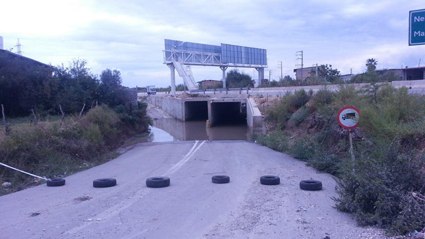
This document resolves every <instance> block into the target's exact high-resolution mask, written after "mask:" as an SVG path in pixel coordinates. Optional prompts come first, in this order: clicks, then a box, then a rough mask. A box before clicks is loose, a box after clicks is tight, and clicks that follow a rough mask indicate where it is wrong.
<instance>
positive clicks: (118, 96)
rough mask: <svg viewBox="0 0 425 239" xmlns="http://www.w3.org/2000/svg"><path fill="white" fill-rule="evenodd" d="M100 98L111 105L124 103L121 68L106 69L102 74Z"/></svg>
mask: <svg viewBox="0 0 425 239" xmlns="http://www.w3.org/2000/svg"><path fill="white" fill-rule="evenodd" d="M100 82H101V83H100V86H99V100H100V101H101V102H102V103H105V104H107V105H109V106H111V107H113V106H117V105H120V104H124V102H125V100H124V97H125V96H124V94H125V92H124V90H123V87H122V86H121V82H122V78H121V72H120V71H119V70H113V71H112V70H110V69H106V70H104V71H103V72H102V74H101V75H100Z"/></svg>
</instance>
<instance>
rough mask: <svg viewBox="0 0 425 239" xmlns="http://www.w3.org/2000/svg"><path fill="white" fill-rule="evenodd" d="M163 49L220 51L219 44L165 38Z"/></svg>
mask: <svg viewBox="0 0 425 239" xmlns="http://www.w3.org/2000/svg"><path fill="white" fill-rule="evenodd" d="M165 50H176V51H197V52H208V53H218V54H219V53H221V47H220V46H214V45H207V44H200V43H193V42H185V41H176V40H169V39H165Z"/></svg>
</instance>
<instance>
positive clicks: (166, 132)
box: [151, 118, 249, 142]
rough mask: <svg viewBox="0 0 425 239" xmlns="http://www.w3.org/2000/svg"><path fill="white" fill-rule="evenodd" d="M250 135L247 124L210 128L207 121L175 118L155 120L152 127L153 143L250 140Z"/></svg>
mask: <svg viewBox="0 0 425 239" xmlns="http://www.w3.org/2000/svg"><path fill="white" fill-rule="evenodd" d="M248 133H249V129H248V126H247V125H246V123H245V124H243V123H242V124H241V123H238V124H227V125H216V126H214V127H208V125H207V122H206V121H205V120H201V121H186V122H183V121H179V120H176V119H173V118H163V119H155V120H154V121H153V126H152V127H151V134H152V135H151V137H152V142H167V141H191V140H210V141H214V140H248V137H249V134H248Z"/></svg>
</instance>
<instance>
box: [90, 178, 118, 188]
mask: <svg viewBox="0 0 425 239" xmlns="http://www.w3.org/2000/svg"><path fill="white" fill-rule="evenodd" d="M115 185H117V180H116V179H115V178H100V179H96V180H94V181H93V187H95V188H107V187H113V186H115Z"/></svg>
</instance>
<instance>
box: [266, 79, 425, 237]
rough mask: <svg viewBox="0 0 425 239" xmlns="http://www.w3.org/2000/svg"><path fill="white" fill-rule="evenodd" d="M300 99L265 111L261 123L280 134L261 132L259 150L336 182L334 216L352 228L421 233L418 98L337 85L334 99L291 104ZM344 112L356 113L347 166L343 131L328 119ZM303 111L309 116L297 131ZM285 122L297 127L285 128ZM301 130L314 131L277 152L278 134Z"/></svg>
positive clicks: (424, 180)
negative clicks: (353, 222)
mask: <svg viewBox="0 0 425 239" xmlns="http://www.w3.org/2000/svg"><path fill="white" fill-rule="evenodd" d="M365 89H366V90H367V92H365ZM305 95H306V94H303V93H299V95H298V96H295V95H286V96H285V97H283V98H282V100H281V101H280V102H279V103H278V104H277V105H276V107H275V108H271V109H270V110H269V112H268V115H267V117H268V118H270V119H273V120H274V121H273V120H270V121H269V123H273V122H275V123H276V124H277V125H278V126H280V127H279V128H280V129H283V131H277V132H274V133H269V136H268V138H266V140H265V143H264V142H263V144H265V145H267V146H269V147H271V148H273V149H283V151H285V152H288V153H290V154H291V155H292V156H293V157H295V158H297V159H300V160H303V161H306V162H307V163H308V164H309V165H311V166H313V167H315V168H316V169H318V170H320V171H324V172H328V173H331V174H333V175H335V176H337V177H338V190H337V192H338V195H339V196H338V197H337V198H335V201H336V206H337V209H338V210H342V211H345V212H350V213H353V214H354V216H355V217H356V219H357V221H358V223H359V224H360V225H378V226H381V227H383V228H386V229H388V231H389V232H392V233H394V234H403V233H406V232H408V231H413V230H421V229H422V228H423V227H424V226H425V186H424V185H425V171H424V169H425V165H424V162H425V157H424V156H423V150H424V143H423V142H424V141H425V127H424V125H425V104H424V102H425V96H420V95H409V94H408V91H407V89H406V88H400V89H395V88H393V87H392V86H390V85H387V84H384V85H376V84H375V85H371V87H367V88H364V89H363V90H362V91H356V89H355V88H354V86H350V85H341V86H340V88H339V91H337V92H330V91H328V90H327V89H326V88H324V89H321V90H319V91H318V92H317V93H316V94H315V95H313V97H312V100H311V101H310V103H308V104H305V103H303V104H301V103H300V104H298V103H297V102H303V100H302V99H305ZM300 105H303V106H301V108H298V109H297V107H298V106H300ZM346 106H354V107H357V108H358V109H359V110H360V114H361V118H360V125H359V127H358V128H357V129H355V130H353V131H352V135H353V138H354V139H353V141H354V142H353V143H354V154H355V161H354V162H353V161H352V160H351V155H350V152H349V144H348V133H347V130H344V129H342V128H341V127H340V126H339V125H338V123H337V120H336V114H337V112H338V111H339V110H340V109H342V108H343V107H346ZM295 109H297V110H298V111H294V110H295ZM294 112H295V113H294ZM307 112H308V113H309V114H308V115H310V114H315V115H313V116H312V117H309V118H308V119H310V121H309V122H307V123H306V124H300V122H305V119H306V118H305V117H306V115H307ZM289 119H290V120H291V122H292V121H294V122H295V123H294V125H295V126H298V127H300V126H302V127H303V128H296V127H285V126H286V124H287V121H288V120H289ZM319 121H320V122H319ZM291 125H292V124H291ZM319 125H320V126H319ZM305 127H308V129H307V132H309V131H310V129H314V130H311V131H310V134H302V133H301V135H304V136H302V138H297V137H295V139H291V140H288V142H287V143H286V142H285V144H284V145H285V146H286V147H281V146H280V145H282V143H280V137H279V134H280V135H295V136H297V135H300V131H304V132H305V131H306V128H305ZM272 128H273V127H272ZM288 137H289V136H288ZM291 141H294V142H291Z"/></svg>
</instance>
